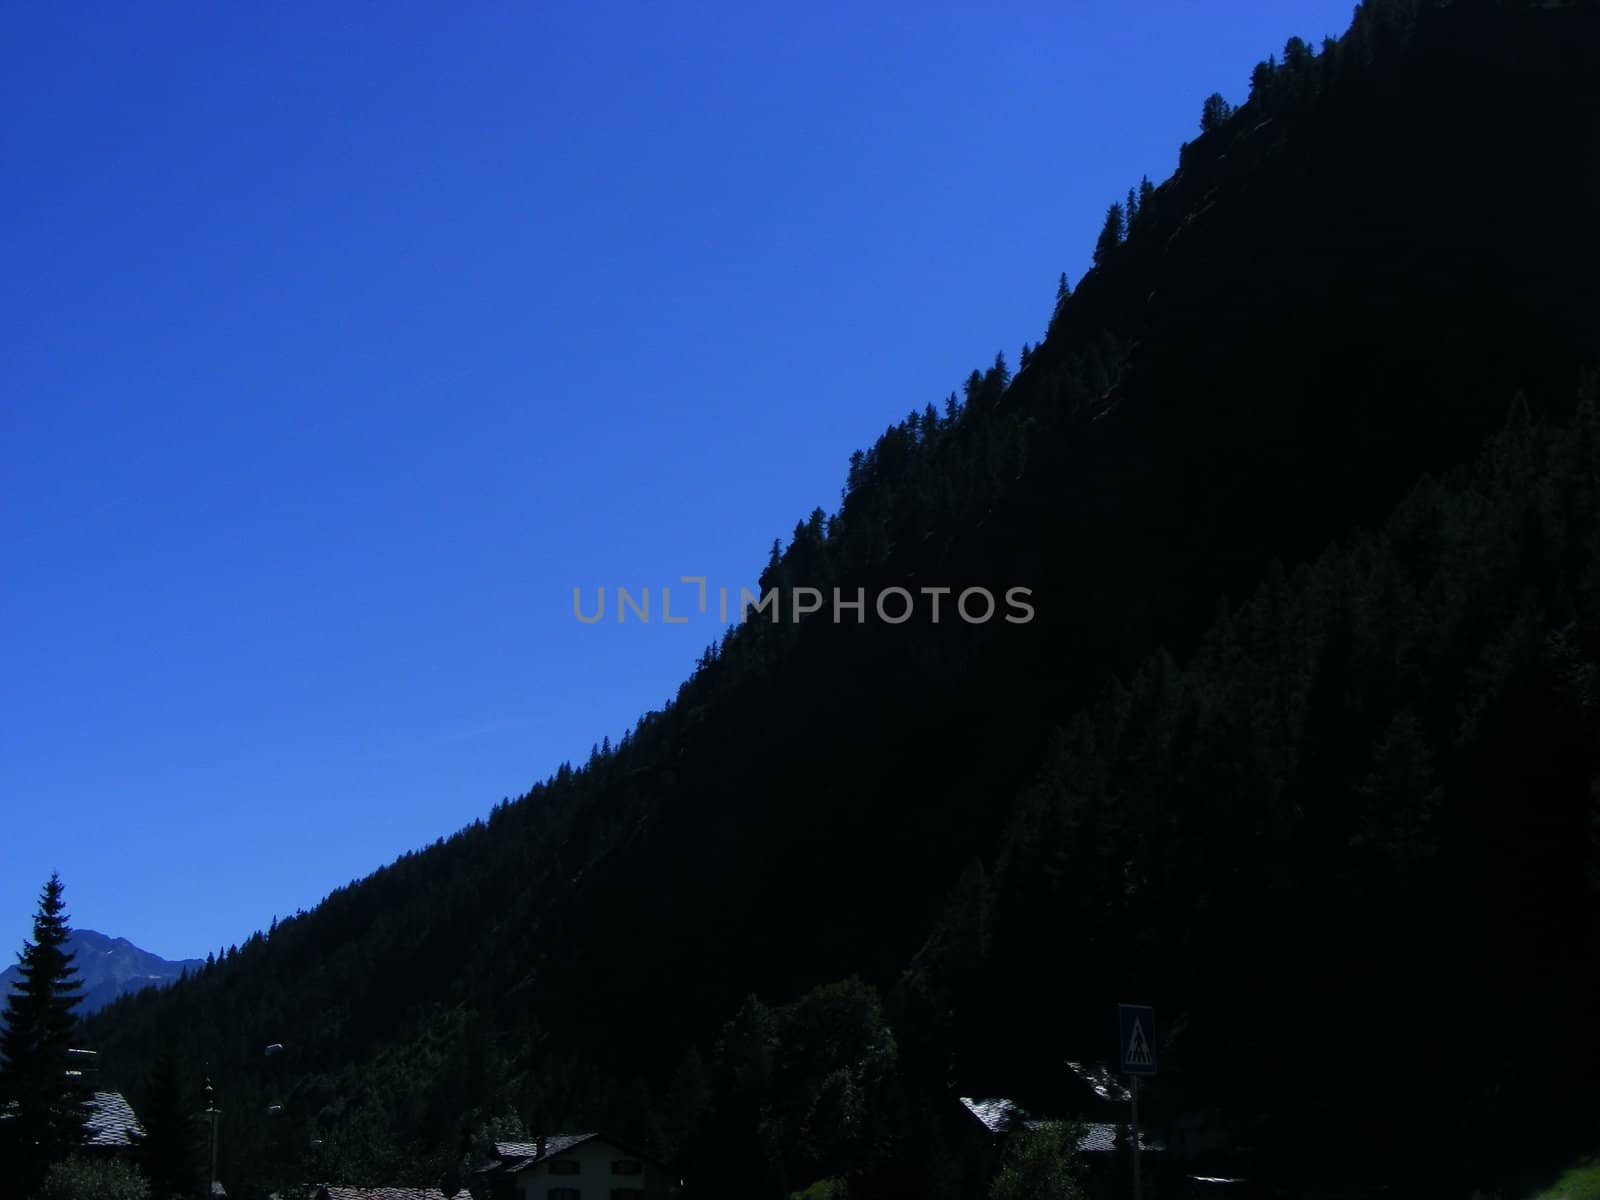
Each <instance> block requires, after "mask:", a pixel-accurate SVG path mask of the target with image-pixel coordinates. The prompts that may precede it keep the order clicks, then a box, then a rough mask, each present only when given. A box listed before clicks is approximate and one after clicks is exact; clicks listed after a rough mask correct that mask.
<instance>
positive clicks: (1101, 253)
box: [1094, 204, 1123, 267]
mask: <svg viewBox="0 0 1600 1200" xmlns="http://www.w3.org/2000/svg"><path fill="white" fill-rule="evenodd" d="M1122 232H1123V224H1122V205H1120V204H1113V205H1112V206H1111V207H1110V208H1108V209H1106V223H1105V224H1104V225H1103V226H1101V228H1100V238H1099V240H1098V241H1096V242H1095V246H1094V265H1095V266H1097V267H1099V266H1104V265H1105V263H1106V262H1107V260H1109V259H1110V257H1111V255H1112V254H1114V253H1115V252H1116V249H1117V247H1118V246H1120V245H1122Z"/></svg>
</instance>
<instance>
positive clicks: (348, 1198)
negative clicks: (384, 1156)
mask: <svg viewBox="0 0 1600 1200" xmlns="http://www.w3.org/2000/svg"><path fill="white" fill-rule="evenodd" d="M317 1197H318V1200H322V1198H323V1197H327V1200H448V1198H447V1197H446V1196H445V1194H444V1193H443V1192H441V1191H440V1190H439V1189H438V1188H418V1187H370V1188H366V1187H334V1186H332V1185H325V1186H323V1187H321V1188H319V1189H318V1190H317Z"/></svg>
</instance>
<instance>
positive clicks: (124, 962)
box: [0, 929, 205, 1015]
mask: <svg viewBox="0 0 1600 1200" xmlns="http://www.w3.org/2000/svg"><path fill="white" fill-rule="evenodd" d="M67 949H68V950H69V951H71V952H72V954H73V955H74V956H75V957H74V959H73V966H75V967H76V968H77V971H78V978H79V979H80V980H81V982H82V984H83V1001H82V1003H81V1004H80V1005H79V1006H78V1011H79V1012H80V1013H82V1014H84V1015H87V1014H89V1013H92V1012H96V1011H98V1010H99V1009H102V1008H104V1007H105V1006H106V1005H108V1004H110V1003H111V1002H112V1001H113V1000H115V999H117V998H118V997H119V996H125V995H127V994H128V993H130V992H138V991H142V990H143V989H145V988H147V987H158V986H160V985H163V984H168V983H172V982H173V981H174V980H176V979H177V978H178V977H179V976H180V975H182V974H183V972H184V971H185V970H194V969H198V968H199V967H202V966H204V965H205V962H204V960H203V959H198V958H186V959H181V960H179V961H177V962H173V961H170V960H168V959H165V958H162V957H161V956H160V955H158V954H152V953H150V951H148V950H141V949H140V948H139V947H138V946H135V945H134V944H133V943H132V942H130V941H129V940H128V939H127V938H125V937H112V936H111V935H110V934H105V933H100V932H99V931H98V930H94V929H74V930H73V931H72V933H71V936H70V937H68V939H67ZM20 976H21V969H20V967H19V966H18V964H17V963H15V962H12V963H11V964H10V965H9V966H7V967H6V968H5V970H3V971H0V995H9V994H10V992H11V989H12V987H13V986H14V985H15V983H16V981H17V979H18V978H20Z"/></svg>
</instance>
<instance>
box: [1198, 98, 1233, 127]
mask: <svg viewBox="0 0 1600 1200" xmlns="http://www.w3.org/2000/svg"><path fill="white" fill-rule="evenodd" d="M1231 116H1233V105H1231V104H1229V103H1228V102H1227V100H1225V99H1224V98H1223V95H1222V93H1221V92H1212V93H1211V95H1209V96H1207V97H1206V102H1205V104H1204V105H1202V106H1201V109H1200V132H1201V133H1210V132H1211V131H1212V130H1213V129H1221V128H1222V127H1223V125H1225V124H1226V123H1227V120H1228V118H1229V117H1231Z"/></svg>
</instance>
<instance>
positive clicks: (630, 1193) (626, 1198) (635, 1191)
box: [611, 1188, 644, 1200]
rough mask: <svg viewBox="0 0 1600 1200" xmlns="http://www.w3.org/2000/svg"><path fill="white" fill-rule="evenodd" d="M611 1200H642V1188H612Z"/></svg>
mask: <svg viewBox="0 0 1600 1200" xmlns="http://www.w3.org/2000/svg"><path fill="white" fill-rule="evenodd" d="M611 1200H644V1189H643V1188H612V1189H611Z"/></svg>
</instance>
